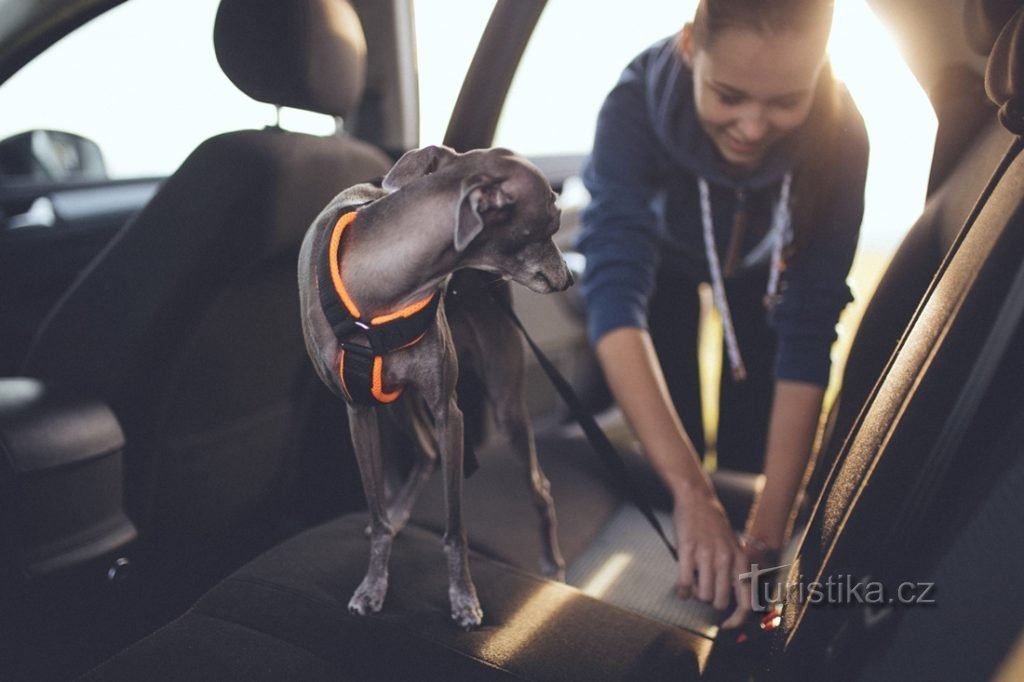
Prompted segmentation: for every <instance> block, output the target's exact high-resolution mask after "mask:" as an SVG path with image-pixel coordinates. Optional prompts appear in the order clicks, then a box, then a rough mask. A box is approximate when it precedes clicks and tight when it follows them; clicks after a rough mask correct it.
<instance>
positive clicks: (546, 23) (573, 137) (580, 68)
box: [494, 0, 697, 156]
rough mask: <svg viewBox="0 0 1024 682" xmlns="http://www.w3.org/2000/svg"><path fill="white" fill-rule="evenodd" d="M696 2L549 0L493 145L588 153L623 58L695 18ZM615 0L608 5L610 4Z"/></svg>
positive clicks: (520, 149) (525, 150) (547, 152)
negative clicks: (626, 4)
mask: <svg viewBox="0 0 1024 682" xmlns="http://www.w3.org/2000/svg"><path fill="white" fill-rule="evenodd" d="M696 4H697V3H696V0H675V1H673V2H665V0H632V1H631V2H630V3H629V8H628V10H626V9H624V8H622V7H618V8H616V10H614V11H609V9H608V8H605V7H604V6H601V8H600V9H598V8H597V6H596V5H595V4H594V3H593V2H592V1H591V0H548V3H547V6H546V7H545V8H544V12H543V14H541V17H540V21H539V22H538V24H537V28H536V30H535V31H534V34H533V37H532V38H531V39H530V43H529V45H527V47H526V53H525V54H524V55H523V60H522V62H521V63H520V65H519V70H518V71H517V72H516V77H515V80H513V81H512V88H511V90H510V91H509V95H508V100H507V101H506V102H505V108H504V109H503V110H502V115H501V119H500V120H499V121H498V130H497V133H496V134H495V140H494V143H495V144H496V145H498V146H503V147H509V148H510V149H514V150H516V151H517V152H520V153H522V154H526V155H529V156H533V155H540V156H551V155H565V154H586V153H588V152H589V151H590V146H591V144H593V142H594V129H595V127H596V123H597V112H598V109H600V107H601V103H602V102H603V101H604V98H605V95H607V94H608V91H609V90H611V89H612V86H614V85H615V82H616V81H617V80H618V79H619V75H620V74H621V73H622V70H623V69H624V68H625V67H626V64H628V63H629V61H630V60H631V59H632V58H633V57H635V56H636V55H637V54H638V53H639V52H640V51H641V50H643V49H644V48H645V47H647V46H648V45H650V44H652V43H654V42H655V41H657V40H659V39H661V38H664V37H666V36H668V35H670V34H672V33H674V32H675V31H677V30H679V28H680V27H681V26H682V25H683V24H684V23H685V22H686V21H688V20H689V19H690V17H692V16H693V9H694V7H696ZM610 7H611V6H609V8H610Z"/></svg>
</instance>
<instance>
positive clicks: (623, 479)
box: [491, 292, 679, 561]
mask: <svg viewBox="0 0 1024 682" xmlns="http://www.w3.org/2000/svg"><path fill="white" fill-rule="evenodd" d="M491 299H492V300H493V302H494V304H495V305H497V306H498V308H500V309H501V310H502V311H504V313H505V314H506V315H508V316H509V318H510V319H511V320H512V322H513V323H514V324H515V325H516V327H518V328H519V331H520V332H522V334H523V338H524V339H526V343H527V344H528V345H529V346H530V350H532V351H533V354H534V355H535V356H536V358H537V362H538V363H539V364H540V366H541V369H543V370H544V373H545V374H547V376H548V379H550V380H551V384H552V385H553V386H554V387H555V390H556V391H558V394H559V395H560V396H561V397H562V400H564V401H565V404H566V405H567V406H568V407H569V412H570V414H571V415H572V417H573V419H575V420H576V423H577V424H579V425H580V428H582V429H583V433H584V435H585V436H586V437H587V441H588V442H589V443H590V447H592V448H593V449H594V452H596V453H597V455H598V456H599V457H600V458H601V461H602V462H604V464H605V466H606V467H607V468H608V472H609V473H610V474H611V478H612V480H614V481H616V483H617V484H618V486H619V488H620V490H621V491H622V493H623V494H624V496H625V497H626V498H627V499H628V500H630V501H631V502H632V503H633V504H634V505H635V506H636V508H637V509H639V510H640V513H641V514H643V515H644V518H645V519H647V522H648V523H649V524H650V525H651V528H653V529H654V532H655V533H657V534H658V537H659V538H661V541H662V543H664V545H665V548H666V549H667V550H668V553H669V554H670V555H671V556H672V559H673V560H674V561H679V554H678V552H676V548H675V547H674V546H673V545H672V542H671V541H670V540H669V539H668V536H667V535H666V533H665V530H664V529H663V528H662V527H661V522H660V521H658V517H657V516H656V515H655V514H654V510H653V509H651V505H650V503H649V502H648V501H647V499H646V498H645V497H644V495H643V493H642V492H640V487H639V486H638V485H637V483H636V481H635V480H634V479H633V476H632V475H631V474H630V473H629V469H628V468H627V467H626V464H625V462H624V461H623V460H622V455H620V454H619V452H618V451H617V450H616V449H615V446H614V445H612V443H611V441H609V440H608V436H606V435H605V433H604V431H602V430H601V427H600V426H598V424H597V422H596V421H595V420H594V417H593V415H591V414H590V412H589V411H588V410H587V409H586V408H585V407H584V406H583V403H582V402H581V401H580V399H579V396H577V395H576V392H575V391H574V390H573V388H572V386H571V385H570V384H569V382H568V381H566V379H565V377H564V376H562V374H561V372H559V371H558V368H557V367H555V365H554V364H553V363H552V362H551V360H549V359H548V357H547V356H546V355H545V354H544V351H542V350H541V349H540V347H539V346H538V345H537V344H536V343H535V342H534V340H533V338H531V337H530V333H529V332H527V331H526V327H525V326H524V325H523V322H522V320H520V319H519V316H518V315H516V312H515V310H513V308H512V304H511V303H510V302H509V301H506V300H505V299H504V298H502V297H501V296H495V295H494V294H493V292H492V293H491Z"/></svg>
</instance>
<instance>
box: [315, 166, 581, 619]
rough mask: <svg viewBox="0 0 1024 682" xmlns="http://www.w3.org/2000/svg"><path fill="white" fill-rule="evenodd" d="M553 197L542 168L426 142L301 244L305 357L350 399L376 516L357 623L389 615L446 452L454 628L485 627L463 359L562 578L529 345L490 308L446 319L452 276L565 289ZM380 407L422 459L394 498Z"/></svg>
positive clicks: (357, 598)
mask: <svg viewBox="0 0 1024 682" xmlns="http://www.w3.org/2000/svg"><path fill="white" fill-rule="evenodd" d="M555 199H556V195H555V193H554V192H553V191H552V189H551V186H550V185H549V184H548V181H547V179H546V178H545V177H544V176H543V175H542V174H541V172H540V171H539V170H538V169H537V168H536V167H535V166H534V165H533V164H531V163H530V162H529V161H527V160H525V159H523V158H521V157H519V156H517V155H515V154H514V153H513V152H511V151H509V150H507V149H497V148H495V149H484V150H474V151H470V152H466V153H464V154H459V153H456V152H454V151H453V150H451V149H449V148H447V147H443V146H430V147H424V148H422V149H418V150H413V151H410V152H407V153H406V154H405V155H404V156H402V157H401V158H400V159H399V160H398V162H397V163H395V165H394V166H393V167H392V168H391V169H390V171H388V173H387V175H386V176H385V177H384V178H383V180H382V181H381V182H380V185H379V186H377V185H374V184H371V183H364V184H361V185H356V186H354V187H351V188H349V189H347V190H345V191H343V192H341V193H340V194H339V195H337V196H336V197H335V198H334V199H333V200H332V201H331V202H330V203H329V204H328V205H327V206H326V207H325V208H324V210H323V211H322V212H321V213H320V215H319V216H318V217H317V218H316V219H315V220H314V222H313V224H312V225H311V226H310V228H309V230H308V232H307V233H306V236H305V239H304V240H303V244H302V248H301V250H300V254H299V293H300V306H301V317H302V330H303V335H304V336H305V341H306V349H307V351H308V353H309V357H310V359H311V360H312V362H313V365H314V367H315V369H316V372H317V374H318V375H319V377H320V379H321V380H322V381H323V382H324V383H325V384H326V385H327V386H328V388H330V390H331V391H332V392H334V393H335V394H336V395H338V396H340V397H342V398H344V399H345V400H346V402H347V409H348V415H349V420H350V431H351V434H352V443H353V446H354V449H355V453H356V459H357V461H358V465H359V472H360V477H361V480H362V484H363V490H364V492H365V495H366V502H367V506H368V511H369V516H370V524H369V528H368V534H369V538H370V559H369V567H368V569H367V572H366V576H365V578H364V579H363V581H362V582H361V584H360V585H359V587H358V588H357V589H356V591H355V593H354V594H353V596H352V598H351V600H350V601H349V605H348V608H349V611H350V612H352V613H354V614H359V615H364V614H367V613H370V612H377V611H379V610H380V609H381V607H382V605H383V602H384V597H385V593H386V592H387V583H388V568H387V566H388V559H389V556H390V551H391V545H392V541H393V539H394V536H395V535H396V533H398V531H399V530H400V529H401V528H402V526H403V525H404V524H405V523H406V521H407V520H408V518H409V512H410V510H411V508H412V505H413V502H414V501H415V498H416V495H417V493H418V492H419V490H420V488H421V487H422V485H423V484H424V483H425V482H426V481H427V480H428V479H429V477H430V475H431V473H432V472H433V470H434V467H435V464H436V461H437V458H438V455H440V459H441V462H442V471H443V476H444V492H445V503H446V508H447V517H446V530H445V535H444V550H445V554H446V558H447V566H448V579H449V589H448V595H449V600H450V603H451V616H452V618H453V619H454V620H455V622H456V623H458V625H460V626H461V627H463V628H465V629H471V628H473V627H475V626H478V625H480V623H481V622H482V619H483V612H482V610H481V608H480V602H479V599H478V597H477V593H476V588H475V587H474V585H473V581H472V578H471V576H470V570H469V558H468V548H467V541H466V531H465V528H464V526H463V519H462V504H461V495H462V488H461V486H462V478H463V456H464V453H463V428H464V423H463V414H462V412H461V411H460V410H459V408H458V406H457V404H456V396H455V386H456V380H457V378H458V374H459V362H460V359H461V360H463V361H472V362H473V363H474V365H475V366H476V370H477V371H478V372H479V375H480V378H481V379H482V381H483V384H484V386H485V389H486V393H487V396H488V398H489V402H490V403H491V407H492V408H493V411H494V415H495V422H496V424H497V426H498V428H499V429H500V430H501V431H502V432H503V433H504V434H505V436H506V437H507V438H508V440H509V441H510V444H511V445H512V446H513V447H514V448H515V449H516V450H517V451H518V452H521V453H522V456H523V458H524V460H525V462H526V467H527V473H528V476H529V481H530V484H531V489H532V494H533V498H534V502H535V505H536V506H537V508H538V510H539V512H540V517H541V531H542V536H543V537H542V539H543V544H544V547H545V550H544V552H545V556H544V559H543V567H544V570H545V572H546V573H548V574H549V575H552V576H553V577H556V578H564V566H565V565H564V561H563V560H562V557H561V554H560V551H559V548H558V541H557V533H556V521H555V511H554V505H553V502H552V498H551V494H550V485H549V483H548V481H547V479H546V478H545V476H544V474H543V472H542V471H541V469H540V466H539V464H538V462H537V454H536V450H535V447H534V443H533V435H532V432H531V430H530V425H529V420H528V415H527V411H526V402H525V397H524V392H523V380H524V379H523V349H522V340H521V339H520V337H519V335H518V332H517V330H515V328H514V327H512V326H511V323H510V322H509V320H508V318H507V317H506V316H505V315H504V314H503V313H502V312H501V311H499V310H496V309H495V306H494V305H493V303H488V301H487V296H484V295H471V296H468V297H466V298H465V300H464V301H460V304H459V305H458V306H457V308H458V310H457V312H456V311H453V312H452V317H451V320H449V318H448V317H447V316H446V311H445V302H444V293H445V287H446V286H447V284H448V282H449V280H450V278H451V276H452V274H453V273H454V272H455V271H457V270H462V269H466V268H472V269H475V270H478V271H484V272H486V273H493V275H494V276H495V277H494V279H496V280H497V279H502V280H511V281H513V282H517V283H519V284H522V285H525V286H526V287H528V288H529V289H531V290H533V291H536V292H540V293H550V292H555V291H562V290H564V289H566V288H568V287H569V286H571V284H572V276H571V275H570V273H569V270H568V268H567V266H566V263H565V260H564V259H563V257H562V254H561V253H560V252H559V250H558V247H557V246H556V245H555V243H554V241H553V240H552V237H553V235H554V234H555V232H556V231H557V229H558V227H559V221H560V211H559V210H558V208H557V207H556V205H555ZM477 294H479V292H477ZM449 322H450V323H449ZM400 394H401V398H399V395H400ZM382 406H387V407H388V408H390V409H392V410H393V411H395V412H397V413H401V414H403V415H404V416H405V418H406V419H409V420H411V421H412V426H413V433H415V434H416V437H417V441H418V443H419V448H418V449H419V450H420V454H419V457H418V459H417V462H416V464H415V465H414V466H413V469H412V471H411V472H410V474H409V475H408V478H407V479H406V481H405V482H404V484H403V485H402V486H401V487H400V488H399V489H398V491H397V492H396V493H395V494H394V495H392V496H391V497H390V499H385V497H386V494H385V486H384V480H383V479H384V469H385V464H386V460H385V458H387V457H388V453H386V452H384V448H383V446H382V441H381V434H380V428H379V421H380V420H379V417H378V412H379V411H380V408H381V407H382Z"/></svg>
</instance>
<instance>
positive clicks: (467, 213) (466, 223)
mask: <svg viewBox="0 0 1024 682" xmlns="http://www.w3.org/2000/svg"><path fill="white" fill-rule="evenodd" d="M501 183H502V179H501V178H493V177H491V176H489V175H483V174H480V173H477V174H474V175H471V176H469V177H467V178H465V179H464V180H463V181H462V190H461V192H460V194H459V203H458V208H457V209H456V214H455V250H456V251H459V252H462V251H464V250H465V249H466V247H467V246H469V243H470V242H471V241H473V240H474V239H475V238H476V236H477V235H479V234H480V233H481V232H482V231H483V229H484V217H485V216H487V215H488V214H492V213H493V212H495V211H498V210H500V209H502V208H505V207H506V206H511V205H512V204H514V203H515V199H513V198H512V197H511V196H509V195H508V194H506V193H505V191H504V190H503V189H502V187H501Z"/></svg>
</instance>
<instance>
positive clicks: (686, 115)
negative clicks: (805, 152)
mask: <svg viewBox="0 0 1024 682" xmlns="http://www.w3.org/2000/svg"><path fill="white" fill-rule="evenodd" d="M678 41H679V34H678V33H676V34H674V35H671V36H669V37H668V38H665V39H664V40H662V41H660V42H658V43H656V44H655V45H653V46H651V48H650V49H648V50H646V51H645V52H644V53H643V54H642V55H640V56H639V57H638V58H637V61H636V62H634V64H633V65H632V67H633V68H629V69H627V70H626V73H625V74H624V75H623V77H624V78H639V79H643V80H644V83H643V85H644V91H645V93H646V106H647V115H648V118H649V120H650V123H651V128H652V129H653V130H654V134H655V136H656V137H657V138H658V141H659V142H660V143H661V145H662V148H663V149H664V150H665V152H666V153H667V154H668V156H669V158H670V159H671V161H672V163H674V164H676V165H678V166H680V167H681V168H683V169H685V170H686V171H688V172H689V173H691V174H693V175H695V176H699V177H703V178H704V179H705V180H707V181H708V182H709V183H712V184H715V185H721V186H725V187H736V188H739V187H743V188H746V189H754V190H756V189H760V188H763V187H767V186H769V185H771V184H773V183H777V182H778V181H779V180H780V179H781V178H782V176H784V175H785V174H786V173H787V172H788V171H789V170H790V169H792V167H793V165H794V160H795V158H796V142H795V138H796V136H795V135H789V136H787V137H786V138H784V139H782V140H780V141H779V142H778V143H777V144H776V145H775V146H774V147H772V149H771V150H769V152H768V154H767V155H766V156H765V157H764V159H763V160H762V162H761V163H760V164H758V166H757V167H756V168H753V169H750V170H748V171H744V172H742V173H737V172H736V169H735V167H730V166H729V165H728V164H727V163H725V162H724V161H723V160H722V157H721V156H720V154H719V152H718V149H717V148H716V147H715V145H714V142H712V141H711V138H710V137H708V135H707V133H705V132H704V129H703V128H702V127H701V124H700V120H699V119H698V118H697V109H696V106H695V104H694V97H693V72H692V71H691V70H690V67H689V66H688V65H687V64H686V62H685V61H684V60H683V58H682V55H680V54H679V51H678V49H676V45H677V43H678Z"/></svg>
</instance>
